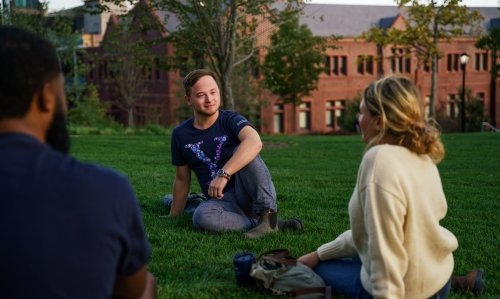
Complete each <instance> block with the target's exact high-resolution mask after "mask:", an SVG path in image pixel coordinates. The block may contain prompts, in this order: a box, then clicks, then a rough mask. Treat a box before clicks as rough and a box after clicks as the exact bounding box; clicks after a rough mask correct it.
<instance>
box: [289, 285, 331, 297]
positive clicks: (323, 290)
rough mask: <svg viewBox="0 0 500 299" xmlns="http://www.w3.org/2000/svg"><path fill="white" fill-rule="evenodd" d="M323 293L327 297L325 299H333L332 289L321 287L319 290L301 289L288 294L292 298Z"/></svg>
mask: <svg viewBox="0 0 500 299" xmlns="http://www.w3.org/2000/svg"><path fill="white" fill-rule="evenodd" d="M314 293H322V294H324V295H325V299H331V298H333V296H332V295H333V293H332V287H329V286H328V287H319V288H300V289H295V290H291V291H289V292H287V293H286V294H287V295H288V296H290V297H297V296H302V295H307V294H314Z"/></svg>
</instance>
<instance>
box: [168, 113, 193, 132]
mask: <svg viewBox="0 0 500 299" xmlns="http://www.w3.org/2000/svg"><path fill="white" fill-rule="evenodd" d="M192 127H193V118H192V117H191V118H188V119H186V120H184V121H183V122H181V123H180V124H179V125H177V126H176V127H175V128H174V129H173V130H172V135H174V134H179V133H181V132H183V131H184V130H187V129H190V128H192Z"/></svg>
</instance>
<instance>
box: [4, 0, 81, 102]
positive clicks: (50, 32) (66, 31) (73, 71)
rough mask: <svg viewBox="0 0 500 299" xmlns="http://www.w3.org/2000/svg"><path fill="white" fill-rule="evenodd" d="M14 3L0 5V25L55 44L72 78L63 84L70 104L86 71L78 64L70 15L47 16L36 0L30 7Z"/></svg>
mask: <svg viewBox="0 0 500 299" xmlns="http://www.w3.org/2000/svg"><path fill="white" fill-rule="evenodd" d="M14 4H15V3H14V2H12V3H11V4H10V5H6V6H5V7H2V10H1V11H0V19H1V21H0V24H10V25H15V26H18V27H22V28H24V29H26V30H29V31H33V32H35V33H37V34H39V35H41V36H43V37H45V38H46V39H48V40H50V41H51V42H52V43H53V44H54V46H55V47H56V49H57V51H58V54H59V57H60V59H61V64H62V65H63V68H64V71H65V75H66V76H67V77H68V78H72V79H71V80H68V81H67V84H66V86H65V88H66V94H67V96H68V101H69V102H70V103H71V104H72V105H73V104H76V103H77V102H78V101H79V99H80V98H81V95H82V93H83V92H84V89H85V87H84V86H82V84H81V82H80V78H81V77H83V76H84V74H85V73H86V71H87V70H86V69H85V67H84V65H85V64H84V63H82V61H81V60H82V59H81V58H82V56H83V53H84V51H82V50H81V49H80V48H79V47H78V45H79V43H80V38H79V34H78V32H76V31H75V30H74V28H73V21H72V19H71V18H69V17H67V16H62V15H56V16H54V17H47V8H48V7H47V4H48V3H47V2H38V4H37V5H36V7H34V8H28V9H26V8H24V9H22V8H16V7H15V5H14Z"/></svg>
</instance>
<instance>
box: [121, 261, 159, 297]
mask: <svg viewBox="0 0 500 299" xmlns="http://www.w3.org/2000/svg"><path fill="white" fill-rule="evenodd" d="M113 298H114V299H132V298H133V299H154V298H156V280H155V277H154V276H153V274H151V273H150V272H148V271H147V270H146V266H143V267H142V268H141V269H139V271H137V272H136V273H134V274H132V275H127V276H125V275H118V276H117V277H116V281H115V286H114V288H113Z"/></svg>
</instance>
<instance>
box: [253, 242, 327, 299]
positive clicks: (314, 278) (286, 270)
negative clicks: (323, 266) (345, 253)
mask: <svg viewBox="0 0 500 299" xmlns="http://www.w3.org/2000/svg"><path fill="white" fill-rule="evenodd" d="M250 276H252V277H253V278H254V279H255V281H256V283H257V285H258V286H260V287H262V288H264V289H266V290H268V291H270V292H272V294H273V295H277V296H290V297H299V298H303V299H316V298H327V299H329V298H332V290H331V288H330V287H325V282H324V281H323V279H322V278H321V277H320V276H318V274H316V273H315V272H314V271H313V270H312V269H311V268H309V267H307V266H306V265H304V264H302V263H300V262H298V261H297V260H296V259H295V258H293V257H291V256H290V254H289V251H288V250H287V249H275V250H271V251H268V252H266V253H264V254H262V255H261V256H260V257H259V258H258V259H257V261H256V262H255V263H254V264H253V265H252V268H251V270H250Z"/></svg>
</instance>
